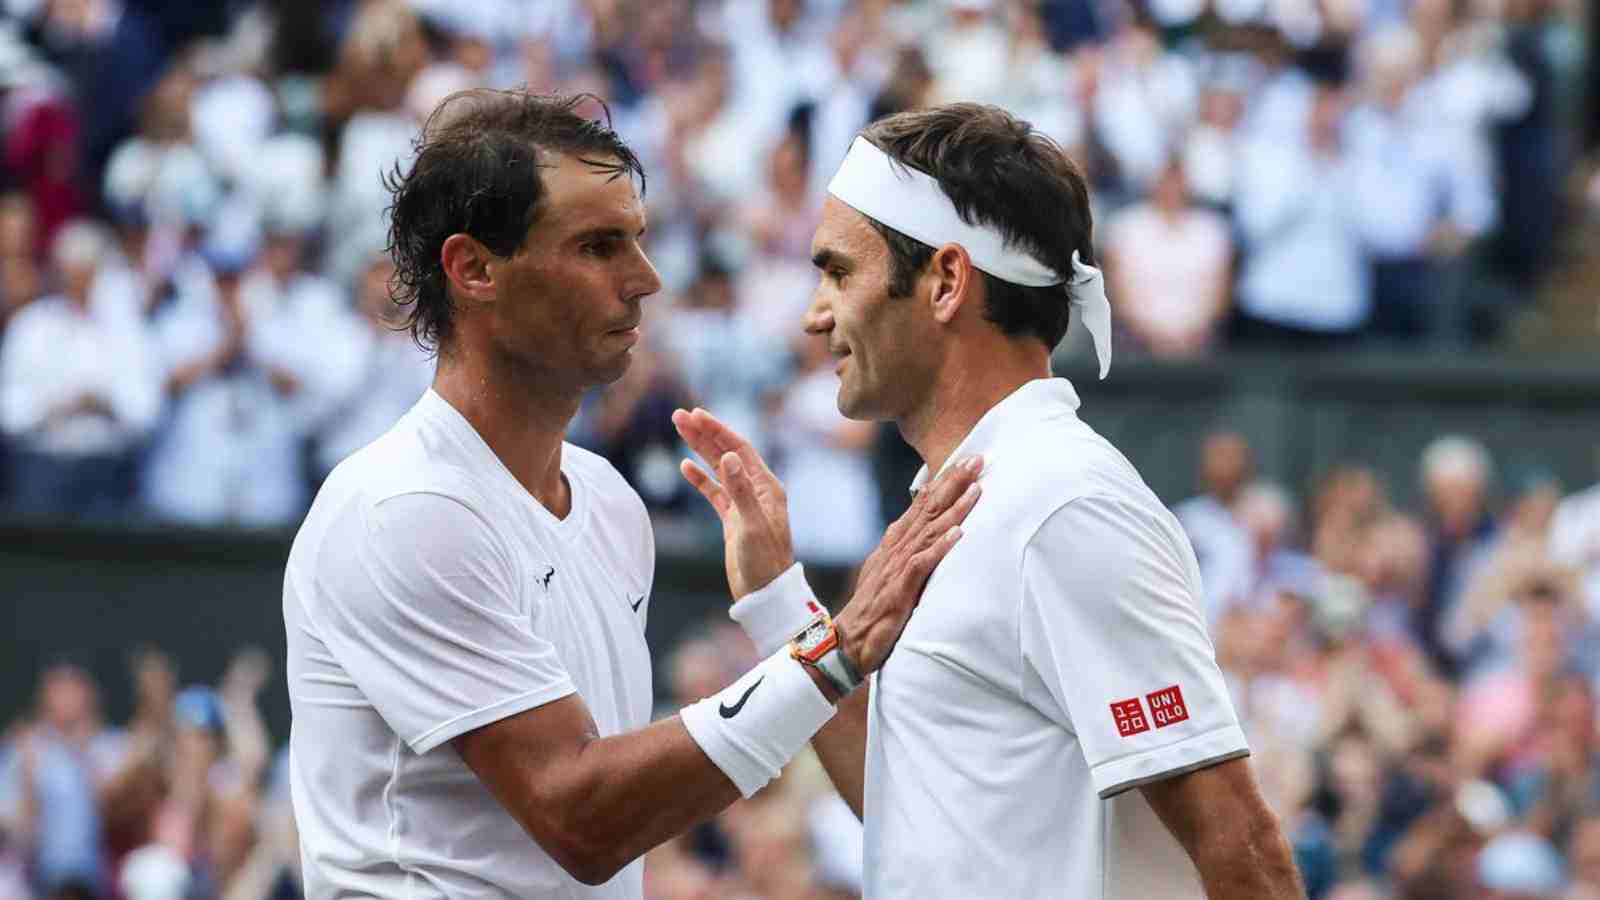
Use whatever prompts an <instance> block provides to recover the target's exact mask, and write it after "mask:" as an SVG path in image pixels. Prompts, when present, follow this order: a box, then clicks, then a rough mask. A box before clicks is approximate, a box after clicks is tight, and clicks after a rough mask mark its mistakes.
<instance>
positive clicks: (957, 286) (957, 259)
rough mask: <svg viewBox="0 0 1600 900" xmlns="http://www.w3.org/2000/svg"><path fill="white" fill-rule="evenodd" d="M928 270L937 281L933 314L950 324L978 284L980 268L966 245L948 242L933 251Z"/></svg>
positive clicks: (934, 290)
mask: <svg viewBox="0 0 1600 900" xmlns="http://www.w3.org/2000/svg"><path fill="white" fill-rule="evenodd" d="M928 273H929V276H930V277H931V278H932V279H933V281H934V284H933V297H932V298H931V299H930V301H929V302H930V303H931V304H932V306H933V317H934V319H935V320H937V321H938V322H940V323H943V324H949V323H950V322H953V321H955V317H956V314H957V313H959V312H960V311H961V307H962V304H964V303H965V302H966V300H967V295H968V294H969V293H971V292H972V289H973V288H974V287H975V286H976V285H975V282H976V281H977V278H978V270H977V269H976V268H974V267H973V265H972V257H970V256H968V255H967V250H966V248H965V247H962V246H961V245H960V244H945V245H944V246H943V247H940V248H939V249H938V250H935V251H934V253H933V259H932V260H930V261H929V263H928Z"/></svg>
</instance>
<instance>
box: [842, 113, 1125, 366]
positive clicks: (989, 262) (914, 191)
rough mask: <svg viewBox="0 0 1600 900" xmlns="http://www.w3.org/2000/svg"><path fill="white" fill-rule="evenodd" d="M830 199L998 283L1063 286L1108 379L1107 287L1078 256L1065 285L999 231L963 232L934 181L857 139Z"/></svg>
mask: <svg viewBox="0 0 1600 900" xmlns="http://www.w3.org/2000/svg"><path fill="white" fill-rule="evenodd" d="M828 193H830V194H832V195H833V196H835V197H838V198H839V200H840V202H842V203H844V204H845V205H847V206H849V207H850V208H851V209H854V210H855V211H856V212H858V213H861V214H862V215H864V216H866V217H868V218H870V219H876V220H877V221H879V222H882V223H883V224H885V225H887V226H889V227H890V228H893V229H894V230H895V231H898V232H900V233H901V234H903V235H906V236H907V237H911V238H915V239H917V240H919V241H921V242H922V243H924V244H927V245H928V246H930V247H942V246H944V245H945V244H960V245H961V246H962V247H964V248H965V249H966V251H967V256H969V257H971V259H972V264H973V265H974V266H977V267H978V268H979V269H982V270H983V271H985V272H988V273H989V274H990V275H993V276H994V277H996V278H998V279H1000V280H1001V281H1009V282H1011V283H1013V284H1020V285H1024V286H1026V287H1049V286H1050V285H1056V284H1063V283H1064V284H1065V286H1066V295H1067V301H1068V302H1069V303H1070V304H1071V305H1072V308H1073V310H1075V311H1076V312H1077V313H1078V318H1079V319H1080V320H1082V322H1083V327H1084V328H1087V329H1088V330H1089V336H1090V337H1092V338H1094V349H1095V355H1096V356H1098V357H1099V359H1100V377H1101V378H1104V377H1106V373H1107V372H1109V371H1111V304H1110V302H1109V301H1107V300H1106V289H1105V279H1104V277H1102V276H1101V274H1100V270H1099V269H1097V268H1095V267H1094V266H1087V265H1084V264H1083V262H1082V260H1080V259H1078V253H1077V251H1073V253H1072V279H1071V280H1070V281H1066V280H1064V279H1063V278H1062V277H1061V276H1060V275H1058V274H1056V272H1055V271H1054V270H1052V269H1051V268H1050V267H1049V266H1046V265H1045V264H1044V263H1041V262H1039V261H1038V260H1037V259H1034V258H1033V257H1032V256H1030V255H1029V254H1027V253H1022V252H1019V251H1016V250H1010V249H1007V247H1006V243H1005V238H1003V237H1001V235H1000V232H999V231H997V230H995V229H993V228H989V227H986V226H981V225H971V224H968V223H967V221H966V220H965V219H962V218H961V214H960V213H958V212H956V206H955V204H954V203H952V202H950V197H949V195H947V194H946V193H945V192H944V189H943V188H941V187H939V182H938V181H937V180H935V179H934V178H933V177H932V176H930V175H928V174H926V173H924V172H919V171H917V170H916V169H913V168H911V167H910V166H905V165H901V164H900V163H898V162H895V161H894V160H893V159H890V158H889V155H888V154H886V153H884V152H883V151H882V150H879V149H878V148H877V147H875V146H873V144H872V142H871V141H869V140H867V139H866V138H862V137H858V138H856V139H855V143H853V144H851V145H850V152H849V153H848V154H846V155H845V158H844V162H843V163H840V164H839V171H838V172H837V173H836V174H835V175H834V176H833V180H832V181H830V182H828Z"/></svg>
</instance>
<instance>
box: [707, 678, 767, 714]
mask: <svg viewBox="0 0 1600 900" xmlns="http://www.w3.org/2000/svg"><path fill="white" fill-rule="evenodd" d="M766 680H767V676H765V675H763V676H761V677H760V678H757V679H756V683H755V684H752V685H750V686H749V687H748V688H746V689H745V692H744V696H743V697H740V698H739V702H738V703H735V704H734V705H732V706H729V705H728V704H726V703H724V704H722V705H720V706H718V707H717V712H719V713H722V717H723V718H724V719H731V718H733V717H734V716H737V715H738V714H739V710H741V709H744V702H745V701H746V700H749V699H750V695H751V694H754V693H755V692H756V688H758V687H761V682H763V681H766Z"/></svg>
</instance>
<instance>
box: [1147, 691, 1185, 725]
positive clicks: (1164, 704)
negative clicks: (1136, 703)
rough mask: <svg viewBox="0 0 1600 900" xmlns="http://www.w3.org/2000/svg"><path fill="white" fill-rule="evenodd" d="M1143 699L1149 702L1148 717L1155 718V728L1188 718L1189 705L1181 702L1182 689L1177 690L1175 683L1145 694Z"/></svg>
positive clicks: (1174, 723)
mask: <svg viewBox="0 0 1600 900" xmlns="http://www.w3.org/2000/svg"><path fill="white" fill-rule="evenodd" d="M1144 699H1145V702H1146V703H1149V704H1150V718H1151V719H1153V720H1155V723H1156V727H1157V728H1165V727H1167V726H1168V725H1176V724H1178V723H1179V722H1186V721H1188V720H1189V706H1188V704H1186V703H1184V702H1183V691H1181V690H1178V686H1177V685H1173V686H1172V687H1169V688H1162V689H1161V690H1159V691H1156V692H1155V693H1153V694H1146V695H1145V696H1144Z"/></svg>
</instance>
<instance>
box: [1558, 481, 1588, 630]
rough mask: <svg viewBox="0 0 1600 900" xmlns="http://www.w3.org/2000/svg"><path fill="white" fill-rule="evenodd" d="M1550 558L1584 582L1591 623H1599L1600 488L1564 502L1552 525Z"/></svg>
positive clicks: (1568, 498)
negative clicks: (1592, 621) (1593, 621)
mask: <svg viewBox="0 0 1600 900" xmlns="http://www.w3.org/2000/svg"><path fill="white" fill-rule="evenodd" d="M1550 556H1551V558H1552V559H1554V560H1555V561H1556V562H1558V563H1560V564H1562V565H1564V566H1566V567H1568V568H1570V569H1572V570H1573V571H1575V572H1577V573H1578V574H1579V576H1580V577H1581V578H1582V580H1583V581H1582V585H1583V591H1584V594H1585V597H1586V600H1585V602H1586V605H1587V606H1588V609H1589V615H1590V618H1591V619H1594V620H1595V621H1600V485H1595V486H1594V487H1591V488H1589V489H1588V490H1585V491H1580V492H1578V493H1576V494H1573V495H1572V496H1570V497H1567V498H1566V499H1564V500H1562V501H1561V504H1560V505H1559V506H1557V507H1556V511H1555V515H1554V517H1553V518H1552V519H1551V522H1550Z"/></svg>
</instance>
